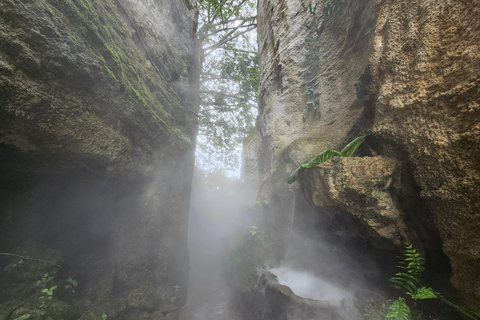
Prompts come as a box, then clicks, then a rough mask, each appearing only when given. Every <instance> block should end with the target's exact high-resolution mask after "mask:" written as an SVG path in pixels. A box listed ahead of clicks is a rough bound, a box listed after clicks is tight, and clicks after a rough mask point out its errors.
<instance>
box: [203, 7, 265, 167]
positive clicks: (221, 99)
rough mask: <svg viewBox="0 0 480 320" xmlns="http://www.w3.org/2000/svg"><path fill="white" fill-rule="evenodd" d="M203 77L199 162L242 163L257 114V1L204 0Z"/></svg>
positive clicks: (209, 165) (220, 165)
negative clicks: (242, 146)
mask: <svg viewBox="0 0 480 320" xmlns="http://www.w3.org/2000/svg"><path fill="white" fill-rule="evenodd" d="M198 4H199V8H200V15H199V24H200V26H199V28H198V32H197V35H198V38H199V40H200V41H201V42H202V48H203V52H204V61H203V65H202V73H201V79H200V98H201V102H200V112H199V115H200V123H199V134H198V140H197V163H198V165H199V166H200V167H202V168H204V169H207V170H215V169H218V168H220V167H223V168H228V169H234V168H238V167H239V160H240V159H239V157H238V155H239V152H238V149H239V146H240V144H241V142H242V141H243V140H244V139H245V137H246V136H247V134H248V133H249V132H250V130H251V128H253V126H254V122H255V118H256V105H257V91H258V51H257V48H256V39H255V32H254V30H255V29H256V2H255V1H253V0H199V1H198Z"/></svg>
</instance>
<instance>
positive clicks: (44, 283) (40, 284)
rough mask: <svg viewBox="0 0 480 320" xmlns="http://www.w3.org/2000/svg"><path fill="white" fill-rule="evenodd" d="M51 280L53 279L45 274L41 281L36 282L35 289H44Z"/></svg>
mask: <svg viewBox="0 0 480 320" xmlns="http://www.w3.org/2000/svg"><path fill="white" fill-rule="evenodd" d="M52 280H53V277H52V276H51V275H50V274H49V273H45V274H44V275H43V277H42V279H40V280H38V281H37V287H40V288H42V289H45V288H46V287H47V286H48V284H49V282H50V281H52Z"/></svg>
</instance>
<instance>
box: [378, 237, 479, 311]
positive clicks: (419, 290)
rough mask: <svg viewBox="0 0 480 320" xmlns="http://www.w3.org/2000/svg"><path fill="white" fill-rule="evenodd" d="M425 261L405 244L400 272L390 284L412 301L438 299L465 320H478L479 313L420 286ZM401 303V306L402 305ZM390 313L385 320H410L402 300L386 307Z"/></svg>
mask: <svg viewBox="0 0 480 320" xmlns="http://www.w3.org/2000/svg"><path fill="white" fill-rule="evenodd" d="M424 263H425V259H424V258H423V257H422V256H421V254H420V253H418V252H417V250H416V249H413V247H412V245H411V244H410V245H409V244H407V243H406V244H405V253H404V258H403V260H402V261H400V262H399V264H398V266H397V267H398V268H399V269H401V270H402V272H398V273H397V274H395V277H392V278H390V282H392V283H393V287H394V288H396V289H399V290H401V291H403V292H405V294H407V295H409V296H410V297H411V298H412V299H413V300H423V299H439V300H440V301H442V302H444V303H445V304H447V305H449V306H450V307H452V308H454V309H455V310H456V311H457V312H459V313H461V314H462V315H464V316H465V317H466V318H467V319H473V320H480V313H479V312H477V311H474V310H471V309H469V308H465V307H462V306H459V305H456V304H454V303H453V302H450V301H448V300H447V299H445V298H444V297H443V296H442V295H441V294H440V293H439V292H436V291H435V290H433V289H432V288H427V287H425V286H422V284H421V282H420V277H421V275H422V273H423V271H425V268H424V267H423V264H424ZM402 303H403V304H402ZM403 308H407V309H408V315H407V316H408V317H407V318H405V315H406V314H405V313H404V312H403V311H401V310H403ZM388 309H389V310H390V312H389V313H388V314H387V315H386V319H395V320H404V319H410V318H409V314H410V309H409V307H408V306H407V305H406V304H405V302H404V301H403V300H402V299H399V300H398V301H395V302H394V303H392V305H390V306H389V307H388Z"/></svg>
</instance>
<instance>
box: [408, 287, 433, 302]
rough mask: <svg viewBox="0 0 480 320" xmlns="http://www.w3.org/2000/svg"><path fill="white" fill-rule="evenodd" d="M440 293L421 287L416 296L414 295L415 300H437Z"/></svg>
mask: <svg viewBox="0 0 480 320" xmlns="http://www.w3.org/2000/svg"><path fill="white" fill-rule="evenodd" d="M438 296H439V294H438V292H436V291H434V290H433V289H432V288H427V287H421V288H418V289H417V291H415V294H414V295H412V299H414V300H423V299H436V298H438Z"/></svg>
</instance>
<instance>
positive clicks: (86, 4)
mask: <svg viewBox="0 0 480 320" xmlns="http://www.w3.org/2000/svg"><path fill="white" fill-rule="evenodd" d="M78 2H79V3H80V5H81V6H82V7H83V8H84V9H85V10H87V12H88V13H90V14H93V13H94V7H93V5H92V3H91V2H90V0H78Z"/></svg>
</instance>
